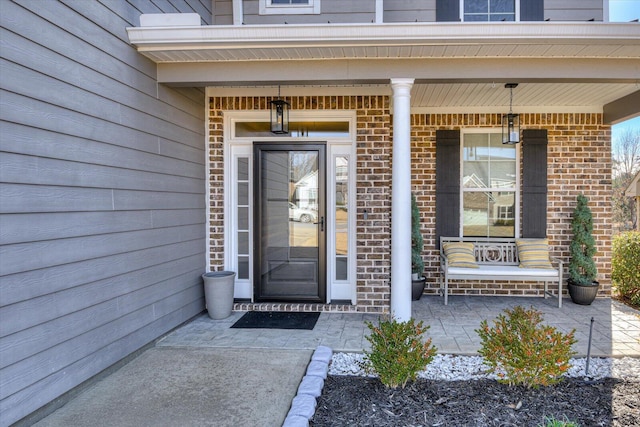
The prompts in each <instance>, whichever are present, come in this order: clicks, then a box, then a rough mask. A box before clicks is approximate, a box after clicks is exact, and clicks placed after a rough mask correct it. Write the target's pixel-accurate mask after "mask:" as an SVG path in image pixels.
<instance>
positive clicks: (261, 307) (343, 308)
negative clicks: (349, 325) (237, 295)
mask: <svg viewBox="0 0 640 427" xmlns="http://www.w3.org/2000/svg"><path fill="white" fill-rule="evenodd" d="M233 311H294V312H299V311H314V312H338V313H358V308H357V306H355V305H352V304H351V302H350V301H346V302H345V301H336V302H332V303H331V304H320V303H303V302H301V303H296V302H248V301H247V302H244V301H237V302H234V304H233Z"/></svg>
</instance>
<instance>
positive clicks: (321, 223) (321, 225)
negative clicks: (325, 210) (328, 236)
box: [314, 216, 324, 232]
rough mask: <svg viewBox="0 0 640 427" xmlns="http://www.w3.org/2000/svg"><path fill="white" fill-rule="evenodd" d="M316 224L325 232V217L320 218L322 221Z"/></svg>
mask: <svg viewBox="0 0 640 427" xmlns="http://www.w3.org/2000/svg"><path fill="white" fill-rule="evenodd" d="M314 224H320V231H323V232H324V217H323V216H321V217H320V221H318V222H315V223H314Z"/></svg>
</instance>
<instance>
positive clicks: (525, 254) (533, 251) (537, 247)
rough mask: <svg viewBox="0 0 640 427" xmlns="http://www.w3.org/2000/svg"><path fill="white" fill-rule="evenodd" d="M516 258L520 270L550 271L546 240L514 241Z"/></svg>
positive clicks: (547, 242)
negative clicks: (543, 269) (516, 251)
mask: <svg viewBox="0 0 640 427" xmlns="http://www.w3.org/2000/svg"><path fill="white" fill-rule="evenodd" d="M516 246H517V247H518V258H519V259H520V267H522V268H546V269H552V268H553V266H552V265H551V261H550V260H549V241H548V240H547V239H516Z"/></svg>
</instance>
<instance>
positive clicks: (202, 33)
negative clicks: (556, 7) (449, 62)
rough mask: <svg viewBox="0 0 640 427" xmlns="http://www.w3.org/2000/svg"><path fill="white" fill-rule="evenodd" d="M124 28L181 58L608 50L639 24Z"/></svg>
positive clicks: (634, 39) (632, 39)
mask: <svg viewBox="0 0 640 427" xmlns="http://www.w3.org/2000/svg"><path fill="white" fill-rule="evenodd" d="M127 33H128V36H129V40H130V42H131V43H132V44H133V45H135V46H136V47H137V49H138V51H140V52H157V51H165V52H166V55H167V56H168V57H167V58H166V59H164V60H165V61H169V60H176V61H179V60H181V59H180V58H179V57H176V58H171V57H172V52H176V53H178V52H180V51H183V52H184V51H191V50H197V51H202V50H224V49H257V50H258V51H259V50H260V49H264V48H269V49H290V48H296V49H301V48H322V49H328V50H330V49H332V48H337V47H343V48H344V47H376V48H382V47H398V46H455V45H461V46H485V47H486V46H489V45H534V46H536V49H540V47H541V46H545V45H578V46H584V47H587V46H593V45H608V46H610V47H609V48H608V49H607V50H610V49H612V48H614V49H615V47H616V46H617V47H623V46H629V45H631V46H633V45H637V46H640V25H638V24H636V23H605V22H590V23H582V22H563V23H556V22H554V23H550V22H531V23H529V22H518V23H507V22H504V23H502V22H498V23H496V22H491V23H482V22H480V23H440V22H438V23H419V24H416V23H406V24H322V25H256V26H215V25H208V26H186V27H175V26H173V27H169V26H167V27H129V28H127ZM506 51H507V52H508V51H509V49H506ZM587 51H589V52H591V51H590V50H589V49H587ZM621 51H622V52H627V51H625V50H624V49H621ZM506 54H507V53H505V55H506ZM256 59H260V58H256ZM270 59H273V58H270ZM283 59H284V58H283Z"/></svg>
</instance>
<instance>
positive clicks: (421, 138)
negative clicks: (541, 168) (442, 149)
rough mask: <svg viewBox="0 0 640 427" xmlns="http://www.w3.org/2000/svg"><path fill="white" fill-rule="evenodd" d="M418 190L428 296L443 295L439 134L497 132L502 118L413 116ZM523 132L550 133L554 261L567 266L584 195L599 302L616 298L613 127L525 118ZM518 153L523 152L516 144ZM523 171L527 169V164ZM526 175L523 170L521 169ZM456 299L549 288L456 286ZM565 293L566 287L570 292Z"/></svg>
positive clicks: (584, 120) (590, 119)
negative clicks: (437, 168) (437, 244)
mask: <svg viewBox="0 0 640 427" xmlns="http://www.w3.org/2000/svg"><path fill="white" fill-rule="evenodd" d="M411 121H412V133H411V149H412V156H413V163H412V185H413V191H414V192H415V193H416V196H417V199H418V205H419V207H420V210H421V217H422V219H423V222H422V231H423V235H424V238H425V252H424V258H425V269H426V272H427V287H426V291H425V292H426V293H435V292H436V291H437V289H438V287H439V286H438V283H437V269H438V265H439V261H438V258H437V256H438V251H437V250H436V249H435V240H434V233H435V150H436V147H435V132H436V130H437V129H462V128H483V127H486V128H499V127H500V123H501V121H500V115H498V114H429V115H424V114H421V115H413V116H412V118H411ZM521 128H522V129H547V131H548V138H549V145H548V151H547V157H548V162H549V165H548V169H547V176H548V182H547V186H548V187H547V191H548V194H547V203H548V209H547V236H548V238H549V244H550V246H551V252H552V256H554V257H558V258H561V259H562V260H563V261H564V262H565V272H564V274H565V277H567V271H566V263H567V262H568V261H569V242H570V239H571V227H570V221H571V214H572V212H573V208H574V207H575V204H576V197H577V195H578V194H580V193H583V194H585V195H586V196H587V197H588V198H589V200H590V203H589V207H590V208H591V210H592V212H593V215H594V218H593V220H594V236H595V238H596V241H597V243H596V244H597V253H596V257H595V258H596V264H597V267H598V280H599V281H600V285H601V286H600V293H599V295H600V296H608V295H611V194H612V187H611V128H610V126H608V125H603V124H602V115H601V114H522V115H521ZM517 149H520V150H521V149H522V145H518V146H517ZM521 166H522V165H521ZM521 172H522V167H521ZM449 286H450V289H451V292H452V293H453V294H483V295H501V294H510V295H541V294H542V288H543V284H541V283H540V284H536V283H513V282H510V283H505V282H499V281H488V282H482V283H471V282H454V283H451V284H450V285H449ZM564 293H565V294H566V286H565V289H564Z"/></svg>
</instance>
